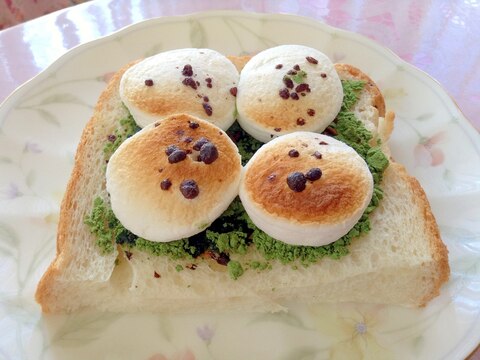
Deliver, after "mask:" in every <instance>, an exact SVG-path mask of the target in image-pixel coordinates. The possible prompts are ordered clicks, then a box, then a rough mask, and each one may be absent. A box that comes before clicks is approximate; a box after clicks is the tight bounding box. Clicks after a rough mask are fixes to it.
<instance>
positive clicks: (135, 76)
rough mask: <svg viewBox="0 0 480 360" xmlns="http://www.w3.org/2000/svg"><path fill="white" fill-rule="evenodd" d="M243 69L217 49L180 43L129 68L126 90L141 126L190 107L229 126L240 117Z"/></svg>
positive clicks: (196, 113)
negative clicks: (239, 87)
mask: <svg viewBox="0 0 480 360" xmlns="http://www.w3.org/2000/svg"><path fill="white" fill-rule="evenodd" d="M237 83H238V71H237V69H236V68H235V66H234V65H233V64H232V62H231V61H230V60H228V59H227V58H226V57H225V56H224V55H222V54H220V53H218V52H217V51H214V50H211V49H177V50H170V51H165V52H162V53H159V54H157V55H154V56H151V57H149V58H146V59H144V60H142V61H140V62H138V63H137V64H135V65H134V66H132V67H131V68H129V69H128V70H127V71H126V72H125V74H124V76H123V77H122V80H121V82H120V96H121V98H122V101H123V102H124V104H125V105H126V106H127V108H128V109H129V110H130V112H131V113H132V115H133V117H134V119H135V121H136V122H137V124H138V125H139V126H140V127H144V126H146V125H148V124H151V123H153V122H155V121H158V120H160V119H163V118H165V117H166V116H168V115H173V114H178V113H187V114H191V115H194V116H198V117H201V118H205V119H207V120H208V121H210V122H212V123H213V124H215V125H217V126H218V127H220V128H222V129H224V130H226V129H228V128H229V127H230V125H232V123H233V122H234V121H235V118H234V112H235V93H234V92H233V93H232V92H231V89H235V90H236V86H237Z"/></svg>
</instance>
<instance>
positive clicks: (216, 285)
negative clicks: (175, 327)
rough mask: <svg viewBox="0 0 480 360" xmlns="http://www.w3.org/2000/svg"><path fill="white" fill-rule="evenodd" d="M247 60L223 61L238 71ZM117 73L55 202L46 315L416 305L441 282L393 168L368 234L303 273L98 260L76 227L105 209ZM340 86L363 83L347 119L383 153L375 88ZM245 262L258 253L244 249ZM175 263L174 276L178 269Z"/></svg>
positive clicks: (422, 206) (385, 132) (412, 188)
mask: <svg viewBox="0 0 480 360" xmlns="http://www.w3.org/2000/svg"><path fill="white" fill-rule="evenodd" d="M248 59H249V57H231V60H232V61H233V62H234V64H235V65H236V66H237V67H238V68H239V69H241V68H242V67H243V65H244V64H245V63H246V61H248ZM129 66H131V64H129V65H127V66H126V67H125V68H124V69H122V70H120V71H118V73H116V74H115V76H114V77H113V78H112V79H111V81H110V83H109V85H108V86H107V88H106V89H105V91H104V92H103V93H102V95H101V96H100V98H99V100H98V103H97V106H96V108H95V111H94V115H93V117H92V118H91V120H90V121H89V122H88V124H87V125H86V127H85V129H84V132H83V134H82V137H81V140H80V144H79V146H78V150H77V154H76V158H75V165H74V169H73V172H72V176H71V179H70V181H69V183H68V186H67V190H66V193H65V197H64V199H63V202H62V205H61V212H60V222H59V226H58V235H57V253H56V257H55V259H54V260H53V262H52V263H51V265H50V266H49V268H48V269H47V271H46V273H45V274H44V276H43V277H42V279H41V281H40V283H39V285H38V288H37V292H36V300H37V301H38V303H39V304H40V305H41V307H42V310H43V311H44V312H46V313H65V312H75V311H80V310H99V311H113V312H132V311H155V312H174V311H182V312H185V311H191V312H196V311H204V310H206V311H212V309H214V310H216V311H223V310H248V311H271V312H275V311H282V310H286V309H287V308H286V304H287V303H288V302H290V301H299V302H305V303H312V302H352V301H353V302H367V303H383V304H398V305H404V306H410V307H414V306H424V305H425V304H427V303H428V301H429V300H431V299H432V298H433V297H435V296H437V295H438V294H439V291H440V287H441V285H442V284H443V283H445V282H446V281H447V280H448V277H449V273H450V269H449V265H448V252H447V249H446V247H445V245H444V244H443V242H442V240H441V238H440V234H439V231H438V227H437V224H436V222H435V219H434V216H433V214H432V212H431V209H430V206H429V203H428V200H427V198H426V196H425V193H424V191H423V189H422V188H421V186H420V184H419V183H418V181H417V180H416V179H414V178H413V177H411V176H409V175H408V173H407V172H406V170H405V168H404V167H403V166H402V165H400V164H397V163H395V162H393V161H391V162H390V165H389V167H388V168H387V170H386V171H385V173H384V178H383V183H382V187H383V191H384V198H383V200H382V201H381V202H380V205H379V207H378V208H377V209H376V210H375V211H374V212H373V213H372V214H371V215H370V222H371V231H370V232H369V233H368V234H367V235H363V236H361V237H360V238H358V239H355V240H354V241H353V242H352V244H351V245H350V246H349V251H350V253H349V254H348V255H347V256H344V257H342V258H341V259H340V260H334V259H330V258H324V259H321V260H320V261H318V262H317V263H315V264H312V265H310V266H308V267H303V266H298V267H295V266H292V265H291V264H289V265H283V264H281V263H280V262H276V261H270V264H271V268H270V269H268V270H263V271H260V270H258V271H257V270H249V271H246V272H245V273H244V274H243V275H242V276H241V277H239V278H238V279H237V280H232V279H231V278H230V276H229V275H228V272H227V270H226V267H225V266H223V265H219V264H218V263H216V262H215V261H213V260H211V259H200V258H199V259H195V264H194V265H193V264H192V261H191V260H190V261H187V260H175V261H173V260H171V259H169V258H167V257H165V256H153V255H151V254H149V253H146V252H142V251H139V250H135V249H134V250H132V251H124V250H123V249H122V248H121V247H120V246H118V247H116V248H114V250H113V252H111V253H109V254H106V255H105V254H102V252H101V250H100V248H99V247H98V246H97V245H96V240H95V236H94V235H93V234H92V233H91V232H90V230H89V228H88V227H87V225H85V224H84V219H85V217H86V216H87V215H88V214H89V213H90V212H91V209H92V204H93V201H94V199H95V198H97V197H101V198H102V199H103V200H104V201H105V202H107V203H108V195H107V193H106V190H105V164H104V161H105V160H104V156H103V147H104V144H105V141H106V139H107V137H108V135H110V134H112V133H114V132H115V130H116V129H117V128H118V126H119V125H118V122H119V119H122V118H125V117H127V116H128V115H129V114H128V111H127V109H126V108H125V107H124V106H123V104H122V102H121V100H120V97H119V93H118V86H119V82H120V79H121V76H122V74H123V72H124V71H125V70H126V69H127V68H128V67H129ZM336 69H337V72H338V73H339V75H340V78H341V79H342V80H344V79H347V80H348V79H360V80H364V81H366V86H365V87H364V89H363V90H362V92H361V94H360V97H359V100H358V102H357V103H356V104H355V106H354V109H353V112H354V113H355V114H356V116H357V118H358V119H359V120H360V121H362V122H363V123H364V125H365V127H366V128H367V129H369V130H370V131H372V133H374V139H376V140H377V141H378V140H379V139H380V140H381V144H382V148H383V150H384V152H385V153H386V154H389V150H388V138H389V136H390V134H391V132H392V130H393V117H394V115H393V113H391V112H386V111H385V103H384V100H383V96H382V95H381V93H380V90H379V89H378V87H377V86H376V85H375V83H374V82H373V81H372V80H371V79H370V78H369V77H368V76H367V75H366V74H364V73H362V72H361V71H360V70H358V69H356V68H354V67H352V66H350V65H347V64H336ZM243 256H244V259H246V260H248V261H258V260H259V261H261V260H262V256H261V255H260V254H259V253H258V251H257V250H256V249H255V246H253V245H252V246H249V248H248V252H247V254H245V255H243ZM178 266H181V267H182V268H183V269H184V270H183V271H178Z"/></svg>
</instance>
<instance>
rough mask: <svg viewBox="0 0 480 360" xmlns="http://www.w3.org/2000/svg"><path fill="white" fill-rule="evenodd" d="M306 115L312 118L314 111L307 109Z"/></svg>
mask: <svg viewBox="0 0 480 360" xmlns="http://www.w3.org/2000/svg"><path fill="white" fill-rule="evenodd" d="M307 114H308V115H310V116H314V115H315V110H313V109H308V110H307Z"/></svg>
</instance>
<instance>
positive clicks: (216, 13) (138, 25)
mask: <svg viewBox="0 0 480 360" xmlns="http://www.w3.org/2000/svg"><path fill="white" fill-rule="evenodd" d="M239 15H242V16H245V17H250V18H255V19H257V20H259V19H264V20H276V21H284V20H285V19H293V20H296V21H297V22H301V23H309V24H310V25H313V26H317V27H318V28H321V29H322V30H324V31H326V32H332V31H334V32H337V33H341V35H342V36H345V37H347V38H349V39H352V40H355V38H357V39H360V40H361V41H362V42H365V43H367V44H368V45H369V46H371V47H373V48H376V49H378V50H379V51H382V52H384V53H387V54H388V56H389V57H390V59H391V60H393V61H395V63H396V64H401V65H402V66H404V67H406V68H408V71H412V72H414V73H415V72H416V73H417V74H418V76H420V77H423V78H425V79H428V80H429V81H431V82H432V83H433V84H435V86H436V88H437V91H440V92H443V93H444V94H445V95H446V97H447V98H448V99H449V100H448V101H449V102H450V104H449V105H453V106H452V108H453V109H455V110H456V112H457V114H458V116H459V120H460V121H462V125H464V126H466V127H467V129H468V130H470V131H471V130H473V132H474V135H473V136H474V137H475V139H476V140H477V141H478V140H479V139H480V138H477V137H476V136H477V135H479V134H480V129H476V128H475V126H474V124H473V122H472V121H471V120H469V119H468V118H467V116H466V115H465V114H464V113H463V112H462V110H461V109H460V107H459V106H458V104H457V103H456V101H455V99H454V98H453V97H452V96H451V95H450V94H449V92H448V91H447V90H446V89H445V88H444V87H443V85H442V84H441V83H440V82H439V81H438V80H436V79H435V78H434V77H433V76H432V75H430V74H429V73H427V72H426V71H424V70H422V69H420V68H418V67H416V66H415V65H413V64H411V63H409V62H408V61H406V60H404V59H402V58H401V57H400V56H399V55H397V54H396V53H395V52H394V51H393V50H391V49H390V48H389V47H387V46H384V45H382V44H379V43H378V42H376V41H374V40H372V39H370V38H369V37H367V36H365V35H362V34H358V33H355V32H352V31H349V30H345V29H342V28H338V27H335V26H332V25H329V24H327V23H325V22H323V21H321V20H318V19H314V18H311V17H307V16H303V15H294V14H288V13H256V12H250V11H242V10H210V11H200V12H192V13H188V14H182V15H172V16H158V17H152V18H149V19H145V20H141V21H138V22H135V23H132V24H129V25H126V26H123V27H120V28H119V29H117V30H115V31H113V32H111V33H109V34H106V35H102V36H99V37H97V38H95V39H92V40H89V41H86V42H83V43H80V44H77V45H75V46H73V47H72V48H70V49H68V50H66V51H65V52H64V53H63V54H61V55H60V56H58V57H57V58H56V59H55V60H53V61H52V62H51V63H50V64H48V65H47V66H46V67H45V68H44V69H42V70H41V71H40V72H39V73H37V74H36V75H34V76H33V77H32V78H30V79H28V80H27V81H25V82H24V83H22V84H21V85H19V86H18V87H17V88H16V89H15V90H13V91H12V92H11V93H10V94H9V95H8V96H7V97H6V98H5V99H4V100H3V101H2V102H1V103H0V129H1V128H2V127H3V125H4V121H5V120H6V119H7V118H8V116H9V113H10V111H11V110H13V109H14V108H15V106H16V105H18V101H19V100H20V99H21V97H22V96H23V95H25V93H26V92H28V91H30V90H31V89H32V88H33V87H34V86H35V85H36V84H39V83H40V82H41V81H43V80H45V79H46V78H47V77H48V76H50V74H51V72H52V71H55V70H57V69H59V68H60V67H61V66H63V65H64V64H65V63H67V62H68V61H69V60H71V59H72V58H74V57H75V56H76V55H77V54H78V53H79V52H82V51H85V50H87V49H89V48H91V47H95V46H98V45H99V44H101V43H103V42H108V41H111V40H112V39H115V38H116V37H117V36H119V35H120V34H122V33H124V34H127V33H129V32H133V31H135V30H140V29H143V28H147V27H150V26H155V24H159V23H169V22H174V21H185V22H187V21H188V20H189V19H195V20H197V19H201V18H207V17H225V16H230V17H231V16H239ZM464 131H466V129H464ZM479 347H480V335H479V336H477V340H476V342H475V341H474V340H473V338H472V340H471V341H470V342H468V341H467V342H465V343H464V344H463V345H462V346H461V348H460V349H458V351H460V350H463V357H470V356H471V355H472V354H473V353H474V352H475V350H476V349H477V348H479Z"/></svg>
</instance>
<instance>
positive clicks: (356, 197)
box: [239, 132, 373, 246]
mask: <svg viewBox="0 0 480 360" xmlns="http://www.w3.org/2000/svg"><path fill="white" fill-rule="evenodd" d="M319 171H320V173H319ZM239 193H240V199H241V200H242V203H243V206H244V207H245V210H246V212H247V213H248V215H249V216H250V218H251V219H252V221H253V223H254V224H255V225H256V226H258V227H259V228H260V229H261V230H263V231H264V232H266V233H267V234H268V235H270V236H271V237H273V238H275V239H277V240H280V241H283V242H285V243H288V244H292V245H306V246H321V245H326V244H329V243H331V242H334V241H336V240H338V239H339V238H340V237H342V236H343V235H345V234H346V233H347V232H348V231H349V230H350V229H351V228H352V227H353V226H354V225H355V224H356V223H357V221H358V220H359V219H360V217H361V216H362V214H363V212H364V210H365V209H366V207H367V206H368V204H369V202H370V200H371V198H372V193H373V179H372V174H371V173H370V171H369V169H368V166H367V164H366V163H365V161H364V160H363V159H362V158H361V157H360V156H359V155H358V154H357V152H356V151H355V150H353V149H352V148H351V147H349V146H348V145H346V144H344V143H343V142H341V141H338V140H335V139H334V138H332V137H329V136H326V135H321V134H317V133H313V132H295V133H291V134H287V135H283V136H280V137H278V138H275V139H274V140H272V141H270V142H269V143H267V144H265V145H264V146H262V147H261V148H260V149H259V150H258V151H257V152H256V153H255V155H254V156H253V157H252V159H251V160H250V161H249V162H248V163H247V165H246V166H245V169H244V173H243V176H242V180H241V183H240V191H239Z"/></svg>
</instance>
